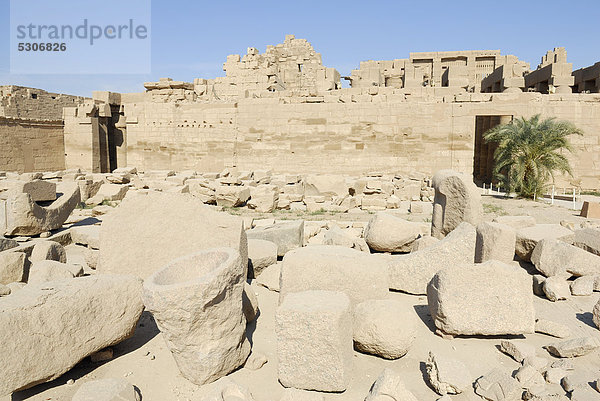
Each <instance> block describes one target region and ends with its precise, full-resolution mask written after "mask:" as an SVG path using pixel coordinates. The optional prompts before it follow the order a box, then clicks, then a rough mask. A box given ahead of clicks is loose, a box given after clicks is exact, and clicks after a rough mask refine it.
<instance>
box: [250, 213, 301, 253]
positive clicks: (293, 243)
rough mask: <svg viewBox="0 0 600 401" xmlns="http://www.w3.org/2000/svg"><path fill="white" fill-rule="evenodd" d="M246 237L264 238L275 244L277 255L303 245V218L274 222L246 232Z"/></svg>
mask: <svg viewBox="0 0 600 401" xmlns="http://www.w3.org/2000/svg"><path fill="white" fill-rule="evenodd" d="M246 234H247V235H248V238H256V239H264V240H266V241H271V242H274V243H275V244H277V256H283V255H285V254H286V252H288V251H290V250H292V249H296V248H300V247H301V246H302V245H304V220H296V221H289V222H284V223H275V224H272V225H268V226H265V227H256V228H253V229H252V230H248V231H247V232H246Z"/></svg>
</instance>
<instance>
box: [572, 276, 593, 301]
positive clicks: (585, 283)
mask: <svg viewBox="0 0 600 401" xmlns="http://www.w3.org/2000/svg"><path fill="white" fill-rule="evenodd" d="M595 284H596V276H581V277H579V278H577V279H575V280H574V281H572V282H571V284H570V286H571V295H575V296H589V295H592V294H593V293H594V286H595Z"/></svg>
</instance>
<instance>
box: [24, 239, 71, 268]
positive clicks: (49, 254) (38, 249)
mask: <svg viewBox="0 0 600 401" xmlns="http://www.w3.org/2000/svg"><path fill="white" fill-rule="evenodd" d="M41 260H55V261H57V262H61V263H67V252H66V251H65V248H64V247H63V246H62V245H61V244H59V243H58V242H54V241H40V242H38V243H37V244H35V245H34V246H33V250H32V251H31V256H29V261H30V262H32V263H33V262H39V261H41Z"/></svg>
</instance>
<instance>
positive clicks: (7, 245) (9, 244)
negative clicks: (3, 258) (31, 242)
mask: <svg viewBox="0 0 600 401" xmlns="http://www.w3.org/2000/svg"><path fill="white" fill-rule="evenodd" d="M2 206H4V205H3V204H2V203H0V207H2ZM18 246H19V243H18V242H17V241H15V240H14V239H10V238H4V237H2V236H0V252H2V251H6V250H8V249H12V248H16V247H18Z"/></svg>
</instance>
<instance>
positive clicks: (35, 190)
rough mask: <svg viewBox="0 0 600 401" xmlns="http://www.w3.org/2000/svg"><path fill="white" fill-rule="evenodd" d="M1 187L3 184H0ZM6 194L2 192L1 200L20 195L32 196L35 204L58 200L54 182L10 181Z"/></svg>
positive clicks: (0, 194)
mask: <svg viewBox="0 0 600 401" xmlns="http://www.w3.org/2000/svg"><path fill="white" fill-rule="evenodd" d="M0 185H1V184H0ZM5 186H6V189H7V191H6V192H0V198H2V199H7V198H10V197H11V196H15V195H19V194H29V195H31V200H33V201H34V202H47V201H55V200H56V183H55V182H52V181H44V180H33V181H20V180H16V181H8V182H6V185H5Z"/></svg>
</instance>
